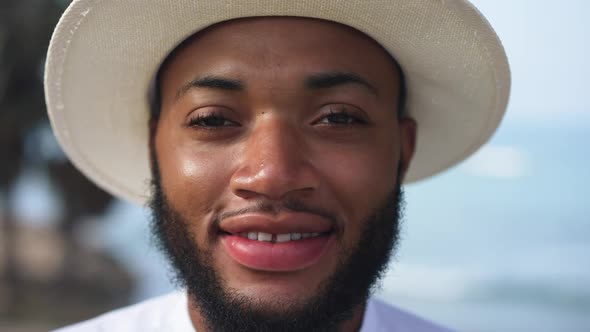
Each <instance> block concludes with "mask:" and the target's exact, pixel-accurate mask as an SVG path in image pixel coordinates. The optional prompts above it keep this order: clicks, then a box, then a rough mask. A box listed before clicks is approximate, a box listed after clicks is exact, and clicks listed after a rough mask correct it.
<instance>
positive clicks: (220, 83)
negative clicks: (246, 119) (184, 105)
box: [176, 76, 244, 100]
mask: <svg viewBox="0 0 590 332" xmlns="http://www.w3.org/2000/svg"><path fill="white" fill-rule="evenodd" d="M193 88H206V89H218V90H226V91H244V83H242V82H241V81H238V80H234V79H229V78H225V77H219V76H205V77H201V78H195V79H194V80H192V81H190V82H188V83H186V84H184V85H183V86H182V87H180V89H178V92H177V93H176V100H178V98H180V97H182V96H183V95H184V94H185V93H187V92H188V91H189V90H190V89H193Z"/></svg>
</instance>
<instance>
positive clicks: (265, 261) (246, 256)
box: [221, 234, 334, 272]
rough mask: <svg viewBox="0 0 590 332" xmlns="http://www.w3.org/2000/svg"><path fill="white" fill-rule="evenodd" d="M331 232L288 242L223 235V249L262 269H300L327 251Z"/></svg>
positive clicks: (331, 237) (244, 263)
mask: <svg viewBox="0 0 590 332" xmlns="http://www.w3.org/2000/svg"><path fill="white" fill-rule="evenodd" d="M333 238H334V236H332V235H331V234H329V235H321V236H318V237H314V238H307V239H301V240H296V241H288V242H275V243H273V242H264V241H255V240H250V239H247V238H244V237H241V236H237V235H230V234H226V235H223V236H222V239H221V243H222V245H223V247H224V248H225V250H226V252H227V253H228V254H229V256H231V257H232V258H233V259H234V260H235V261H237V262H238V263H239V264H241V265H244V266H246V267H248V268H251V269H254V270H261V271H277V272H288V271H297V270H302V269H305V268H307V267H310V266H312V265H313V264H315V263H316V262H317V261H318V260H319V259H320V257H322V255H323V254H324V253H325V252H326V250H327V249H328V247H329V246H330V244H331V243H332V239H333Z"/></svg>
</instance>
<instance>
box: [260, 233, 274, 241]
mask: <svg viewBox="0 0 590 332" xmlns="http://www.w3.org/2000/svg"><path fill="white" fill-rule="evenodd" d="M258 241H266V242H270V241H272V234H269V233H262V232H260V233H258Z"/></svg>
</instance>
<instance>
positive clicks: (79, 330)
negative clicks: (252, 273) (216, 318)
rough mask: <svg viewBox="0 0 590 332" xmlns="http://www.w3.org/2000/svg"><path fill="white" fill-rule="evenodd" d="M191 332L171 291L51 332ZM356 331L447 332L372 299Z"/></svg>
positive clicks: (182, 304) (183, 299) (183, 304)
mask: <svg viewBox="0 0 590 332" xmlns="http://www.w3.org/2000/svg"><path fill="white" fill-rule="evenodd" d="M135 331H141V332H195V328H194V327H193V326H192V323H191V321H190V318H189V313H188V305H187V296H186V293H185V292H174V293H170V294H167V295H163V296H160V297H156V298H153V299H150V300H147V301H144V302H141V303H138V304H135V305H132V306H129V307H126V308H123V309H119V310H115V311H111V312H109V313H106V314H104V315H102V316H99V317H96V318H94V319H91V320H88V321H85V322H82V323H78V324H75V325H72V326H69V327H65V328H63V329H59V330H57V331H54V332H135ZM360 332H451V331H450V330H448V329H446V328H443V327H440V326H437V325H435V324H433V323H430V322H428V321H426V320H423V319H421V318H418V317H416V316H414V315H412V314H410V313H407V312H405V311H402V310H400V309H397V308H395V307H392V306H390V305H388V304H386V303H384V302H381V301H379V300H376V299H371V300H369V302H368V304H367V308H366V310H365V316H364V318H363V325H362V327H361V330H360Z"/></svg>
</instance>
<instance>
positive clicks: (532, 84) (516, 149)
mask: <svg viewBox="0 0 590 332" xmlns="http://www.w3.org/2000/svg"><path fill="white" fill-rule="evenodd" d="M473 2H474V4H475V5H476V6H477V7H478V8H479V9H480V10H481V11H482V12H483V14H484V15H485V16H486V17H487V18H488V19H489V21H490V22H491V24H492V26H494V28H495V29H496V31H497V32H498V34H499V35H500V38H501V39H502V40H503V42H504V44H505V47H506V50H507V53H508V57H509V60H510V63H511V66H512V73H513V89H512V98H511V102H510V106H509V109H508V113H507V115H506V117H505V119H504V121H503V123H502V125H501V127H500V129H499V131H498V132H497V133H496V135H495V136H494V137H493V139H492V140H491V141H490V142H489V143H488V144H487V145H485V146H484V147H483V148H482V149H481V150H480V151H479V152H477V153H476V154H475V155H474V156H473V157H471V158H469V159H468V160H467V161H465V162H463V163H462V164H461V165H459V166H458V167H455V168H454V169H452V170H451V171H448V172H446V173H444V174H442V175H439V176H436V177H434V178H432V179H429V180H426V181H423V182H420V183H418V184H414V185H410V186H408V187H407V188H406V194H407V195H406V196H407V197H406V199H407V203H408V205H407V211H406V221H405V224H404V231H403V242H402V245H401V248H400V250H399V252H398V254H397V255H396V258H395V260H394V262H393V263H392V265H391V269H390V271H389V273H388V274H387V276H386V277H385V279H384V280H383V283H382V290H381V291H380V292H379V293H378V296H379V297H381V298H383V299H384V300H386V301H388V302H391V303H394V304H396V305H398V306H401V307H403V308H405V309H407V310H409V311H412V312H415V313H417V314H419V315H422V316H425V317H427V318H429V319H432V320H435V321H437V322H440V323H442V324H445V325H447V326H449V327H452V328H455V329H458V330H460V331H479V332H492V331H504V332H519V331H539V332H544V331H547V332H548V331H559V332H568V331H571V332H574V331H575V332H578V331H580V332H581V331H590V200H589V197H590V189H589V188H590V169H589V168H590V167H589V166H590V99H589V95H590V93H589V87H590V86H589V84H588V80H589V79H590V64H589V63H588V59H590V46H589V43H590V23H588V21H587V18H588V16H589V15H590V3H589V2H587V1H584V0H562V1H559V2H555V1H546V0H475V1H473ZM68 3H69V1H67V0H61V1H57V0H26V1H25V0H0V331H9V332H18V331H21V332H29V331H47V330H49V329H53V328H56V327H58V326H62V325H64V324H70V323H73V322H76V321H79V320H83V319H87V318H90V317H93V316H95V315H97V314H100V313H103V312H106V311H108V310H111V309H113V308H118V307H121V306H124V305H126V304H130V303H134V302H137V301H140V300H142V299H145V298H148V297H151V296H155V295H158V294H163V293H165V292H167V291H169V290H171V289H172V288H173V286H172V285H171V284H170V283H169V281H168V270H167V265H166V263H165V262H164V260H163V259H162V257H161V256H160V255H159V253H158V252H157V251H156V250H155V249H154V248H153V247H152V246H151V244H150V236H149V232H148V222H147V220H148V218H149V215H148V212H147V211H146V210H145V209H143V208H141V207H136V206H132V205H129V204H128V203H125V202H121V201H119V200H116V199H113V198H112V197H111V196H109V195H108V194H106V193H104V192H103V191H101V190H99V189H97V188H96V187H94V186H93V185H92V184H91V183H89V182H88V181H87V180H86V179H85V178H84V177H83V176H82V175H80V174H79V173H78V172H77V171H76V170H75V169H74V168H73V167H72V166H71V164H70V163H69V162H68V161H67V160H66V158H65V157H64V155H63V154H62V152H61V150H60V149H59V146H58V145H57V143H56V142H55V139H54V137H53V135H52V133H51V130H50V128H49V125H48V121H47V116H46V114H45V106H44V97H43V86H42V77H43V65H44V57H45V52H46V49H47V45H48V43H49V38H50V36H51V32H52V30H53V27H54V26H55V24H56V23H57V20H58V18H59V15H60V14H61V12H62V11H63V10H64V8H65V7H66V6H67V4H68Z"/></svg>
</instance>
